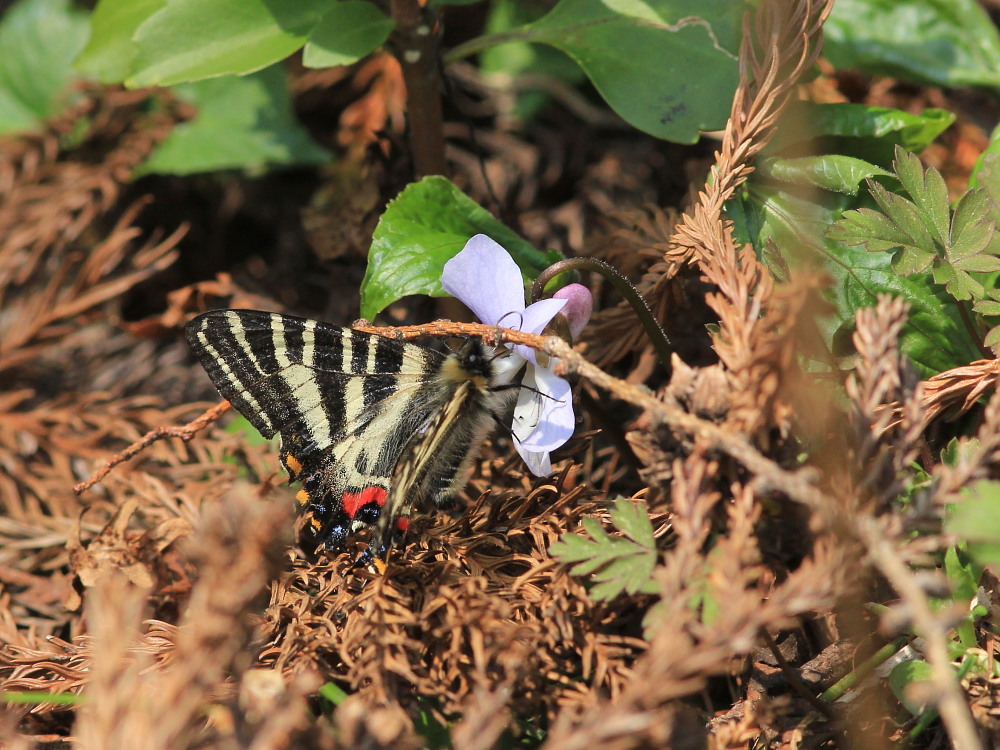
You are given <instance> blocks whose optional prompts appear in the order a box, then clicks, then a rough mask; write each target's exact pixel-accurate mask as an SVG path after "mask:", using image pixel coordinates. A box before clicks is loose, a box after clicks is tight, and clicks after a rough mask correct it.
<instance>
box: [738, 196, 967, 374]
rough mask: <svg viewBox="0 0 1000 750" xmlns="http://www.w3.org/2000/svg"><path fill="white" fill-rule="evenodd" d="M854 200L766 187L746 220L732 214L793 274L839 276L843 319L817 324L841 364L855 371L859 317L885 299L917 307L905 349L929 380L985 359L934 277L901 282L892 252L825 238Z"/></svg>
mask: <svg viewBox="0 0 1000 750" xmlns="http://www.w3.org/2000/svg"><path fill="white" fill-rule="evenodd" d="M848 201H849V199H848V197H847V196H845V195H840V194H837V193H829V192H824V193H821V194H817V193H816V192H815V191H814V192H813V193H810V194H808V195H807V196H803V195H802V194H801V192H800V191H799V192H796V191H792V190H789V189H786V188H783V187H778V186H773V185H760V184H758V185H755V186H754V189H753V191H752V192H750V193H748V194H747V195H746V196H744V197H741V198H740V199H739V202H740V203H741V204H742V206H743V210H742V212H741V213H739V214H737V213H734V212H733V211H732V210H731V206H732V203H733V202H730V204H727V206H726V211H727V216H728V217H729V218H731V219H732V218H734V217H736V218H739V217H741V216H742V217H748V218H747V219H746V221H745V223H743V224H742V225H739V226H737V228H736V229H737V231H738V232H747V227H750V226H752V227H753V229H752V233H750V232H747V237H748V239H749V240H750V241H752V242H753V243H754V246H755V247H758V248H760V247H765V246H767V244H769V243H773V245H774V246H775V247H777V248H780V249H781V252H782V259H783V262H784V263H787V264H788V265H790V266H791V267H792V268H797V267H800V266H805V267H811V268H815V267H817V266H818V267H820V268H822V269H823V270H824V271H826V273H828V274H829V275H830V276H831V278H832V279H833V284H832V285H831V286H830V287H829V289H828V291H827V292H826V296H827V298H828V300H829V301H830V302H832V303H833V305H834V306H835V309H836V312H835V313H834V314H833V315H831V316H829V317H827V318H821V319H819V320H818V321H817V325H818V327H819V329H820V333H821V335H822V342H823V343H824V344H825V345H826V346H827V348H828V349H829V351H830V353H831V355H832V357H833V358H834V359H840V358H845V360H844V364H845V365H847V364H848V360H847V359H846V358H849V357H850V356H851V355H853V353H854V349H853V346H852V345H851V334H852V333H853V330H854V313H855V311H856V310H858V309H859V308H862V307H871V306H873V305H874V304H875V303H876V301H877V295H879V294H891V295H893V296H900V297H904V298H905V299H906V300H907V301H908V302H909V303H910V305H911V308H910V315H909V317H908V319H907V322H906V325H905V326H904V328H903V332H902V335H901V338H900V348H901V350H902V352H903V353H904V354H905V355H906V356H908V357H909V358H910V359H911V360H912V361H913V363H914V364H915V365H916V366H917V368H918V370H919V371H920V372H921V374H922V376H923V377H930V376H931V375H934V374H936V373H938V372H942V371H943V370H947V369H950V368H952V367H958V366H961V365H966V364H968V363H969V362H971V361H973V360H976V359H979V358H980V357H981V356H982V355H981V353H980V352H979V347H978V342H976V341H974V340H973V339H972V337H971V336H970V334H969V331H968V328H967V327H966V325H965V323H964V321H963V320H962V316H961V314H960V313H959V311H958V309H957V307H956V305H955V302H954V298H952V297H951V295H949V294H948V293H947V292H946V291H945V290H944V289H943V288H940V287H938V286H936V285H934V284H933V283H932V281H931V279H930V276H929V274H917V275H913V276H897V275H896V274H895V273H894V271H893V270H892V266H891V261H892V257H891V255H890V254H889V253H873V252H868V251H867V250H866V249H864V248H862V247H855V246H850V245H848V244H846V243H843V242H838V241H834V240H833V237H825V236H824V232H825V231H826V230H827V229H828V228H829V227H830V225H831V224H833V223H834V220H835V219H836V217H837V216H838V214H839V212H840V211H842V210H843V208H844V207H845V206H846V205H849V203H848ZM766 260H767V258H766V256H765V261H766Z"/></svg>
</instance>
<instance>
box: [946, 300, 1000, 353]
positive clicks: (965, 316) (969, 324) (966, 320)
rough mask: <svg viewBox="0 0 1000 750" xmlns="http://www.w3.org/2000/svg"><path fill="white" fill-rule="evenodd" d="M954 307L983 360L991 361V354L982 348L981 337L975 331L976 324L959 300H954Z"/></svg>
mask: <svg viewBox="0 0 1000 750" xmlns="http://www.w3.org/2000/svg"><path fill="white" fill-rule="evenodd" d="M955 305H956V306H957V307H958V314H959V315H960V316H961V318H962V323H963V324H964V325H965V328H966V329H967V330H968V331H969V336H970V337H971V338H972V340H973V341H974V342H976V348H977V349H979V353H980V354H982V355H983V359H993V352H991V351H990V350H989V349H987V348H986V347H985V346H983V336H982V334H981V333H980V332H979V331H978V330H977V329H976V324H975V322H974V321H973V320H972V318H971V317H970V316H969V311H968V310H967V309H966V307H965V303H964V302H962V301H961V300H955Z"/></svg>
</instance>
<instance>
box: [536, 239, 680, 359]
mask: <svg viewBox="0 0 1000 750" xmlns="http://www.w3.org/2000/svg"><path fill="white" fill-rule="evenodd" d="M565 271H593V272H594V273H599V274H601V276H603V277H604V278H606V279H607V280H608V281H610V282H611V283H612V284H613V285H614V287H615V289H617V290H618V291H619V292H621V295H622V296H623V297H624V298H625V299H626V301H627V302H628V303H629V305H631V306H632V309H633V310H634V311H635V314H636V317H638V318H639V322H641V323H642V327H643V328H645V329H646V335H647V336H648V337H649V341H650V343H651V344H652V345H653V349H654V350H655V351H656V356H657V358H658V359H659V360H660V364H661V365H663V367H664V369H666V371H667V372H668V373H669V372H670V354H671V351H672V346H671V344H670V339H669V338H667V334H666V333H664V331H663V329H662V328H661V327H660V324H659V323H658V322H657V321H656V318H655V317H654V316H653V311H652V310H650V309H649V305H647V304H646V300H644V299H643V298H642V295H641V294H639V290H638V289H636V288H635V286H634V285H633V284H632V282H631V281H629V280H628V279H626V278H625V277H624V276H622V275H621V274H620V273H618V271H617V270H616V269H615V268H614V267H613V266H610V265H608V264H607V263H605V262H604V261H603V260H598V259H597V258H567V259H566V260H561V261H559V262H558V263H553V264H552V265H551V266H549V267H548V268H546V269H545V270H544V271H542V272H541V273H540V274H539V275H538V278H537V279H535V283H534V284H532V285H531V301H532V302H537V301H538V300H539V299H541V296H542V291H543V290H544V289H545V285H546V284H548V283H549V281H551V280H552V279H553V278H555V277H556V276H558V275H559V274H560V273H563V272H565Z"/></svg>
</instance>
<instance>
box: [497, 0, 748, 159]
mask: <svg viewBox="0 0 1000 750" xmlns="http://www.w3.org/2000/svg"><path fill="white" fill-rule="evenodd" d="M746 8H747V5H746V4H745V3H743V2H733V1H732V0H644V1H643V0H560V2H559V3H558V4H557V5H556V7H555V8H553V9H552V10H551V11H550V12H549V13H548V15H546V16H545V17H544V18H541V19H539V20H538V21H535V22H534V23H531V24H528V25H527V26H524V27H522V29H521V30H520V32H521V33H520V34H519V35H514V34H508V35H506V36H507V39H505V41H509V40H510V39H518V40H521V41H530V42H542V43H544V44H549V45H551V46H553V47H555V48H556V49H559V50H561V51H562V52H565V53H566V54H567V55H569V56H570V57H571V58H573V60H575V61H576V63H577V64H578V65H579V66H580V67H581V68H583V70H584V72H585V73H586V74H587V76H588V77H589V78H590V80H591V82H592V83H593V84H594V86H595V88H596V89H597V90H598V91H599V92H600V94H601V96H602V97H604V100H605V101H606V102H607V103H608V104H609V105H610V106H611V108H612V109H613V110H614V111H615V112H617V113H618V114H619V115H621V116H622V117H623V118H625V120H627V121H628V122H629V124H631V125H633V126H635V127H636V128H638V129H640V130H642V131H644V132H646V133H649V134H651V135H654V136H656V137H658V138H665V139H667V140H671V141H677V142H679V143H694V142H695V141H696V140H698V137H699V134H700V131H703V130H716V129H718V128H721V127H723V126H724V125H725V122H726V120H727V119H728V117H729V110H730V105H731V102H732V96H733V93H734V92H735V90H736V85H737V83H738V82H739V71H738V68H737V64H736V53H737V50H738V47H739V24H740V21H741V19H742V15H743V12H744V11H745V10H746ZM692 71H697V75H692Z"/></svg>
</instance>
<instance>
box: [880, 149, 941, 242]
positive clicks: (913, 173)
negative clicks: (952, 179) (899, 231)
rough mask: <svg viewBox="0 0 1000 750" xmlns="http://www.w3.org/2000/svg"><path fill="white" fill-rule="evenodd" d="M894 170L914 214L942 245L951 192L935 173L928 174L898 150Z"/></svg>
mask: <svg viewBox="0 0 1000 750" xmlns="http://www.w3.org/2000/svg"><path fill="white" fill-rule="evenodd" d="M893 168H894V169H895V170H896V176H897V177H898V178H899V181H900V183H902V185H903V189H904V190H906V192H907V193H909V194H910V198H911V199H912V201H913V205H915V206H916V210H915V211H914V213H915V214H916V216H917V218H918V219H920V220H921V221H922V222H923V224H924V226H925V228H926V229H927V230H928V232H929V233H930V235H931V236H932V237H933V239H934V241H936V242H937V243H938V244H939V245H943V244H944V243H945V238H946V237H947V236H948V188H947V186H946V185H945V184H944V178H943V177H942V176H941V173H940V172H938V171H937V170H936V169H928V170H927V171H926V172H925V171H924V169H923V167H922V166H921V164H920V159H919V158H918V157H917V155H916V154H913V153H910V152H909V151H906V150H904V149H903V148H901V147H899V146H897V147H896V158H895V159H894V160H893Z"/></svg>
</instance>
